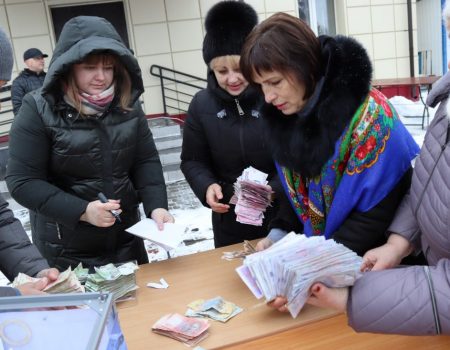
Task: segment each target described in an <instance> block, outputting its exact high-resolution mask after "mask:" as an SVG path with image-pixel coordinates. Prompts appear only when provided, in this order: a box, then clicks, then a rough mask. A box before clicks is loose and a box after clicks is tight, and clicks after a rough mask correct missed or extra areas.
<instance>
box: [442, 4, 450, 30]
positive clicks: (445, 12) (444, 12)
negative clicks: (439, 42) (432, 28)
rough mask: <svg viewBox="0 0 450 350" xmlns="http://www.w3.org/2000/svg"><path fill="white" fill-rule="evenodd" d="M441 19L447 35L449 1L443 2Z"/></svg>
mask: <svg viewBox="0 0 450 350" xmlns="http://www.w3.org/2000/svg"><path fill="white" fill-rule="evenodd" d="M442 19H443V20H444V24H445V28H446V29H447V33H449V32H450V0H447V1H446V2H445V5H444V8H443V9H442Z"/></svg>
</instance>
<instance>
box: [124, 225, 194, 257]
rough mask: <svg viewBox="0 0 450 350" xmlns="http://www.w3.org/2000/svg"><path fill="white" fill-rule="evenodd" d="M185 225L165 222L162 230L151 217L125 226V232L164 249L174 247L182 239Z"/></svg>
mask: <svg viewBox="0 0 450 350" xmlns="http://www.w3.org/2000/svg"><path fill="white" fill-rule="evenodd" d="M185 230H186V227H185V226H183V225H179V224H173V223H165V224H164V230H162V231H160V230H158V226H157V225H156V222H155V221H154V220H153V219H149V218H145V219H143V220H141V221H139V222H138V223H137V224H135V225H133V226H131V227H129V228H127V230H126V231H127V232H129V233H131V234H133V235H136V236H139V237H141V238H143V239H147V240H149V241H151V242H153V243H155V244H157V245H159V246H161V247H162V248H164V249H165V250H171V249H173V248H176V247H177V246H178V245H179V244H180V243H181V242H182V241H183V233H184V231H185Z"/></svg>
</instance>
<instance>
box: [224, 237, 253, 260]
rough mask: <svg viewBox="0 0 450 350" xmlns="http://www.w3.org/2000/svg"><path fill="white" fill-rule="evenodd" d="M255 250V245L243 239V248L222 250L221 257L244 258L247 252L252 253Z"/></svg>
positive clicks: (229, 258) (228, 258) (227, 258)
mask: <svg viewBox="0 0 450 350" xmlns="http://www.w3.org/2000/svg"><path fill="white" fill-rule="evenodd" d="M254 252H256V249H255V247H253V245H252V244H251V243H250V242H249V241H246V240H244V249H243V250H234V251H231V252H223V253H222V259H225V260H234V259H238V258H241V259H243V258H245V257H246V256H247V255H249V254H253V253H254Z"/></svg>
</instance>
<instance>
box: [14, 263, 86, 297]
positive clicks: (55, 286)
mask: <svg viewBox="0 0 450 350" xmlns="http://www.w3.org/2000/svg"><path fill="white" fill-rule="evenodd" d="M38 280H39V278H34V277H30V276H28V275H26V274H24V273H19V274H18V275H17V277H16V278H15V279H14V281H12V283H11V287H14V288H17V287H18V286H20V285H22V284H24V283H28V282H36V281H38ZM44 292H46V293H50V294H60V293H83V292H84V287H83V286H82V285H81V283H80V281H79V280H78V278H77V276H76V275H75V273H74V272H73V271H72V269H71V268H70V267H69V268H68V269H67V270H66V271H64V272H61V273H60V274H59V276H58V279H57V280H56V281H54V282H52V283H49V284H48V285H47V287H45V289H44Z"/></svg>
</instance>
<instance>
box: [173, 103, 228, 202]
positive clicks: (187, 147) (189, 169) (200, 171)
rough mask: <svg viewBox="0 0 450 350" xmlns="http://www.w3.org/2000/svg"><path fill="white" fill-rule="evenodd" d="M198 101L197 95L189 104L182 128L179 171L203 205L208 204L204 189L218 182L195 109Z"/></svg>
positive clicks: (203, 130)
mask: <svg viewBox="0 0 450 350" xmlns="http://www.w3.org/2000/svg"><path fill="white" fill-rule="evenodd" d="M199 103H200V102H199V99H198V95H197V96H196V97H194V99H193V100H192V102H191V104H190V105H189V110H188V114H187V118H186V123H185V125H184V129H183V145H182V150H181V171H182V172H183V174H184V176H185V177H186V180H187V182H188V183H189V185H190V186H191V188H192V190H193V191H194V193H195V195H196V196H197V198H198V199H199V200H200V202H202V204H203V205H204V206H208V204H207V203H206V190H207V189H208V187H209V186H210V185H211V184H213V183H219V182H218V179H217V178H216V176H215V174H214V171H213V169H212V160H211V154H210V151H209V145H208V140H207V138H206V134H205V133H206V130H205V129H204V128H203V126H202V123H201V121H200V115H199V112H198V111H197V107H198V105H199ZM224 147H225V146H224Z"/></svg>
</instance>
